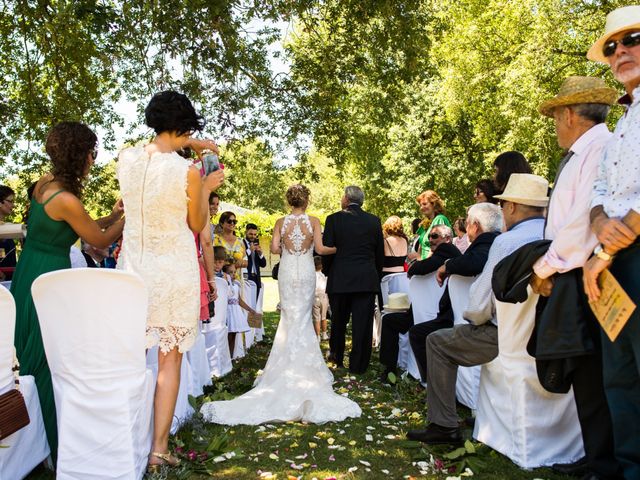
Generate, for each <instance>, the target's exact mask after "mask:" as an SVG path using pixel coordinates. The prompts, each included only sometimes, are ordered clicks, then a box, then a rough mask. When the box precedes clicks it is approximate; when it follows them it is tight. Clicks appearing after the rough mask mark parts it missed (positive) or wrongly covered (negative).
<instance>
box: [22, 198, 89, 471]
mask: <svg viewBox="0 0 640 480" xmlns="http://www.w3.org/2000/svg"><path fill="white" fill-rule="evenodd" d="M60 192H62V190H60V191H58V192H56V193H54V194H53V195H51V196H50V197H49V199H48V200H47V201H46V202H45V203H39V202H37V201H36V200H35V198H32V199H31V208H30V211H29V221H28V223H27V225H28V229H27V239H26V241H25V244H24V248H23V250H22V254H21V255H20V258H19V260H18V264H17V266H16V271H15V273H14V275H13V279H12V281H11V293H12V294H13V296H14V298H15V301H16V333H15V346H16V352H17V355H18V360H19V362H20V374H21V375H33V376H34V377H35V381H36V387H37V388H38V396H39V397H40V407H41V408H42V417H43V419H44V427H45V430H46V432H47V440H48V441H49V447H50V448H51V458H52V459H53V461H54V463H55V462H56V459H57V453H58V429H57V426H56V406H55V402H54V398H53V385H52V383H51V373H50V372H49V365H48V364H47V357H46V356H45V353H44V347H43V346H42V336H41V334H40V324H39V323H38V315H37V314H36V309H35V306H34V305H33V299H32V298H31V284H32V283H33V281H34V280H35V279H36V278H38V277H39V276H40V275H42V274H43V273H47V272H53V271H55V270H62V269H64V268H71V260H70V259H69V249H70V248H71V245H73V244H74V243H75V242H76V240H77V239H78V235H77V234H76V233H75V232H74V231H73V229H72V228H71V226H69V224H68V223H67V222H65V221H62V220H60V221H56V220H52V219H51V218H50V217H49V215H47V213H46V212H45V210H44V207H45V205H46V204H47V203H49V202H50V201H51V199H53V197H55V196H56V195H58V194H59V193H60Z"/></svg>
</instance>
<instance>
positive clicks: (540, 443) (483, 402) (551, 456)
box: [473, 291, 584, 468]
mask: <svg viewBox="0 0 640 480" xmlns="http://www.w3.org/2000/svg"><path fill="white" fill-rule="evenodd" d="M537 301H538V295H534V294H533V293H531V291H529V298H528V299H527V301H526V302H524V303H520V304H515V305H514V304H509V303H502V302H497V301H496V312H497V318H498V325H499V327H498V345H499V353H498V357H497V358H496V359H495V360H493V361H492V362H490V363H488V364H486V365H483V366H482V373H481V377H480V392H479V395H478V411H477V415H476V423H475V428H474V432H473V436H474V437H475V438H477V439H478V440H479V441H481V442H483V443H485V444H487V445H489V446H490V447H491V448H493V449H495V450H497V451H499V452H500V453H502V454H503V455H506V456H507V457H509V458H510V459H511V461H513V462H514V463H516V464H517V465H519V466H520V467H523V468H537V467H541V466H544V465H551V464H553V463H570V462H574V461H576V460H577V459H579V458H581V457H582V456H584V450H583V446H582V436H581V433H580V423H579V422H578V416H577V413H576V407H575V401H574V398H573V390H571V391H570V392H569V393H567V394H562V395H560V394H554V393H549V392H547V391H546V390H545V389H544V388H542V385H540V382H539V381H538V376H537V373H536V365H535V360H534V359H533V357H531V356H529V354H528V353H527V351H526V346H527V342H528V341H529V338H530V336H531V332H532V330H533V325H534V322H535V308H536V303H537Z"/></svg>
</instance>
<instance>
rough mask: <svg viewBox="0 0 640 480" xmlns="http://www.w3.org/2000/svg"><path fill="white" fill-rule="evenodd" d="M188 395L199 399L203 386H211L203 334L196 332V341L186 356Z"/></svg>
mask: <svg viewBox="0 0 640 480" xmlns="http://www.w3.org/2000/svg"><path fill="white" fill-rule="evenodd" d="M186 357H187V372H188V379H189V383H188V387H187V391H188V392H189V395H193V396H194V397H199V396H200V395H202V394H203V393H204V390H203V389H202V387H203V386H205V385H211V370H210V369H209V359H208V358H207V347H206V345H205V339H204V334H203V333H202V332H198V336H197V337H196V341H195V343H194V344H193V347H191V350H189V351H188V352H187V354H186Z"/></svg>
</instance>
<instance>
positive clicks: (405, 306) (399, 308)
mask: <svg viewBox="0 0 640 480" xmlns="http://www.w3.org/2000/svg"><path fill="white" fill-rule="evenodd" d="M388 302H389V303H387V304H386V305H385V306H384V307H383V308H384V309H385V310H389V311H391V312H404V311H406V310H409V307H410V306H411V302H409V295H407V294H406V293H390V294H389V300H388Z"/></svg>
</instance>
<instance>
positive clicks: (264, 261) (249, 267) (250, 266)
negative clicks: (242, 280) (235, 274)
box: [242, 238, 267, 289]
mask: <svg viewBox="0 0 640 480" xmlns="http://www.w3.org/2000/svg"><path fill="white" fill-rule="evenodd" d="M242 243H243V244H244V248H245V251H246V254H247V278H248V279H249V280H251V281H253V282H256V285H257V287H258V289H260V286H261V285H262V281H261V280H260V268H264V267H266V266H267V259H266V258H265V256H264V255H263V256H262V258H260V257H259V256H258V255H257V254H256V255H251V244H250V243H249V242H248V241H247V239H244V238H243V239H242ZM254 257H255V258H256V260H257V262H256V265H255V269H256V270H257V272H258V273H257V275H256V274H255V273H254V272H253V270H254V264H253V258H254Z"/></svg>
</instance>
